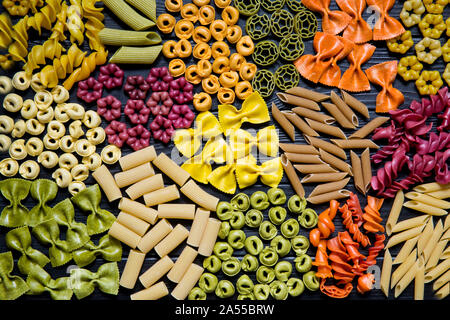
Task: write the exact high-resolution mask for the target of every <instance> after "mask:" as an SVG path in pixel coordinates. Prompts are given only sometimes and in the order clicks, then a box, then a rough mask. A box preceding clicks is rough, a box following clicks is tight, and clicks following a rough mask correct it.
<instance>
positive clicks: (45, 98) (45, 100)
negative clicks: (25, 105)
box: [34, 90, 53, 110]
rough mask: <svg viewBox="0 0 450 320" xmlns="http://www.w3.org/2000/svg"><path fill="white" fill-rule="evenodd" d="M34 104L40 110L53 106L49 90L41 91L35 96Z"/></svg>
mask: <svg viewBox="0 0 450 320" xmlns="http://www.w3.org/2000/svg"><path fill="white" fill-rule="evenodd" d="M34 102H35V103H36V107H37V108H38V109H39V110H45V109H47V108H48V107H50V105H51V104H52V102H53V96H52V94H51V93H50V92H48V91H47V90H44V91H39V92H36V94H35V95H34Z"/></svg>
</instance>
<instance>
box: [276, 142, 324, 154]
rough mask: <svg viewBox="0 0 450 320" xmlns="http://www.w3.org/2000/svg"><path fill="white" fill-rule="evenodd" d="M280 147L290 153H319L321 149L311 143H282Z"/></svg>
mask: <svg viewBox="0 0 450 320" xmlns="http://www.w3.org/2000/svg"><path fill="white" fill-rule="evenodd" d="M279 147H280V149H281V150H283V151H284V152H289V153H306V154H319V150H317V149H316V148H315V147H313V146H312V145H309V144H295V143H280V144H279Z"/></svg>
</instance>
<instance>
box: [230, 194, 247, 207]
mask: <svg viewBox="0 0 450 320" xmlns="http://www.w3.org/2000/svg"><path fill="white" fill-rule="evenodd" d="M230 203H231V206H232V207H233V208H234V210H239V211H247V210H248V208H250V198H249V197H248V195H246V194H245V193H238V194H237V195H235V196H234V197H233V198H232V199H231V201H230Z"/></svg>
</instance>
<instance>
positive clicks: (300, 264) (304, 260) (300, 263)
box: [294, 253, 312, 273]
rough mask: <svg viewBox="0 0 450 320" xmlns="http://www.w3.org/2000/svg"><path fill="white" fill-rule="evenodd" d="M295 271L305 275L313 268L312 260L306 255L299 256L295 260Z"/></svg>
mask: <svg viewBox="0 0 450 320" xmlns="http://www.w3.org/2000/svg"><path fill="white" fill-rule="evenodd" d="M294 263H295V269H296V270H297V271H298V272H301V273H305V272H308V271H309V270H311V268H312V259H311V257H310V256H308V255H307V254H306V253H304V254H302V255H299V256H298V257H296V258H295V259H294Z"/></svg>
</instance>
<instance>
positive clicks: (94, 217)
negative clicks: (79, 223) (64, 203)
mask: <svg viewBox="0 0 450 320" xmlns="http://www.w3.org/2000/svg"><path fill="white" fill-rule="evenodd" d="M101 198H102V193H101V191H100V187H99V186H98V184H95V185H93V186H91V187H89V188H86V189H84V190H82V191H80V192H78V193H77V194H76V195H74V196H73V197H72V198H71V200H72V202H73V203H74V204H75V205H76V206H77V207H78V208H80V209H81V211H83V212H86V213H89V216H88V217H87V223H86V224H87V229H88V233H89V235H93V234H99V233H102V232H105V231H106V230H108V229H109V228H110V227H111V225H112V224H113V223H114V221H115V220H116V217H115V216H114V215H113V214H112V213H111V212H109V211H107V210H105V209H102V208H100V201H101Z"/></svg>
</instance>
